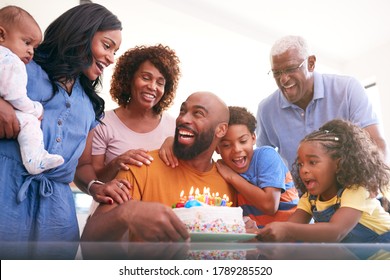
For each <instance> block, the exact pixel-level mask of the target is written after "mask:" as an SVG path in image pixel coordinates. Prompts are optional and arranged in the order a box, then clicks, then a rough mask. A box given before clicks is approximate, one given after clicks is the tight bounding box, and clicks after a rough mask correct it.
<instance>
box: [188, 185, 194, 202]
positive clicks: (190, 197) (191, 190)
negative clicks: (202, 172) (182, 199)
mask: <svg viewBox="0 0 390 280" xmlns="http://www.w3.org/2000/svg"><path fill="white" fill-rule="evenodd" d="M193 193H194V187H191V189H190V195H189V196H188V200H193V199H194V196H193V195H192V194H193Z"/></svg>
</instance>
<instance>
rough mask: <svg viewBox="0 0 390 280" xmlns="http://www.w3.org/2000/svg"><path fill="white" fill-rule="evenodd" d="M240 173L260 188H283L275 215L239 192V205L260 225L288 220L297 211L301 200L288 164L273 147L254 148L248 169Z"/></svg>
mask: <svg viewBox="0 0 390 280" xmlns="http://www.w3.org/2000/svg"><path fill="white" fill-rule="evenodd" d="M240 175H241V176H242V177H243V178H244V179H246V180H247V181H248V182H250V183H251V184H252V185H255V186H257V187H259V188H265V187H273V188H278V189H280V190H281V196H280V202H279V207H278V211H277V212H276V214H275V215H273V216H269V215H266V214H264V213H263V212H261V211H260V210H259V209H257V208H256V207H255V206H253V205H251V203H250V202H249V201H248V200H247V199H246V198H245V197H244V196H243V195H241V194H240V193H239V194H238V205H240V206H241V208H242V209H243V211H244V215H245V216H250V217H251V218H252V219H253V220H255V221H256V223H257V225H258V226H264V225H266V224H267V223H269V222H272V221H286V220H287V219H288V218H289V216H290V215H291V214H292V213H293V212H294V211H295V209H296V206H297V204H298V200H299V197H298V191H297V190H296V188H295V186H294V182H293V180H292V177H291V174H290V172H289V170H288V168H287V166H286V165H285V164H284V162H283V160H282V158H281V157H280V155H279V154H278V152H277V151H276V150H275V149H274V148H273V147H270V146H262V147H260V148H256V149H254V151H253V157H252V160H251V162H250V165H249V168H248V170H247V171H246V172H245V173H241V174H240Z"/></svg>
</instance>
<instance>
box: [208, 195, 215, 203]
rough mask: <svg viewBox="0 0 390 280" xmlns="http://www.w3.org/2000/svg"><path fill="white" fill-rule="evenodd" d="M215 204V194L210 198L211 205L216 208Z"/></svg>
mask: <svg viewBox="0 0 390 280" xmlns="http://www.w3.org/2000/svg"><path fill="white" fill-rule="evenodd" d="M214 202H215V194H214V193H213V194H212V195H211V197H210V201H209V205H211V206H214Z"/></svg>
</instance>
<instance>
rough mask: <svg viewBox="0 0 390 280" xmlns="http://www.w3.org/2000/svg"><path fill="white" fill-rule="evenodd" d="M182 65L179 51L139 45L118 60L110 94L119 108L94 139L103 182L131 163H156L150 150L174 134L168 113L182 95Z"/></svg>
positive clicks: (107, 117) (109, 113)
mask: <svg viewBox="0 0 390 280" xmlns="http://www.w3.org/2000/svg"><path fill="white" fill-rule="evenodd" d="M179 63H180V60H179V58H178V57H177V55H176V53H175V51H174V50H172V49H170V48H169V47H167V46H163V45H161V44H159V45H156V46H137V47H135V48H132V49H129V50H128V51H126V52H125V53H124V54H123V55H122V56H121V57H120V58H119V59H118V61H117V63H116V66H115V70H114V74H113V77H112V80H111V88H110V94H111V97H112V99H113V100H114V101H115V102H117V103H118V105H119V107H118V108H116V109H114V110H111V111H107V112H105V116H104V119H103V120H102V122H103V123H102V124H101V125H99V126H98V127H96V129H95V135H94V138H93V140H92V165H93V167H94V169H95V171H96V174H97V176H98V178H97V179H99V180H102V181H108V180H111V179H113V178H114V177H115V176H116V174H117V173H118V171H119V170H120V169H124V170H127V164H133V165H142V164H150V163H151V161H152V160H153V158H151V157H150V156H149V155H148V154H147V151H149V150H154V149H158V148H160V146H161V144H162V143H163V141H164V139H165V138H166V137H168V136H173V135H174V132H175V118H174V117H172V116H170V115H169V114H168V113H167V112H166V110H167V109H168V108H169V107H170V106H171V105H172V103H173V100H174V98H175V95H176V89H177V86H178V82H179V78H180V74H181V73H180V68H179ZM118 192H120V191H119V190H118Z"/></svg>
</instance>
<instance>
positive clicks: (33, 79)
mask: <svg viewBox="0 0 390 280" xmlns="http://www.w3.org/2000/svg"><path fill="white" fill-rule="evenodd" d="M27 71H28V79H29V80H28V85H27V90H28V95H29V97H30V98H31V99H33V100H36V101H40V102H41V103H42V104H43V106H44V110H45V112H44V117H43V120H42V123H41V128H42V130H43V135H44V145H45V148H46V149H47V150H48V151H49V152H50V153H55V154H60V155H62V156H63V158H64V159H65V162H64V164H62V165H61V166H59V167H57V168H54V169H51V170H48V171H46V172H44V173H42V174H39V175H30V174H28V173H27V171H26V169H25V168H24V166H23V164H22V159H21V156H20V151H19V145H18V142H17V141H16V140H9V139H0V205H1V211H0V243H3V242H7V243H8V244H10V242H14V243H17V244H19V246H18V250H19V251H18V252H19V253H18V255H17V256H16V258H19V256H20V257H25V258H38V259H40V258H44V259H72V258H74V257H75V255H76V253H77V248H78V244H77V243H78V241H79V238H80V235H79V227H78V222H77V216H76V209H75V203H74V199H73V193H72V190H71V188H70V187H69V183H70V182H72V180H73V178H74V174H75V170H76V167H77V164H78V159H79V157H80V155H81V154H82V152H83V150H84V147H85V143H86V138H87V135H88V133H89V131H90V130H91V129H92V128H93V127H95V126H96V124H97V122H96V120H95V113H94V110H93V107H92V104H91V102H90V100H89V98H88V96H86V94H85V92H84V90H83V89H82V87H81V85H80V82H79V81H78V80H77V81H76V83H75V84H74V86H73V90H72V94H71V95H68V94H67V93H66V92H65V91H64V90H63V89H62V88H60V90H59V92H57V93H56V94H54V96H53V93H52V85H51V83H50V81H49V79H48V77H47V74H46V72H45V71H43V70H42V69H41V67H39V66H38V65H37V64H36V63H35V62H34V61H32V62H30V63H29V64H28V65H27ZM22 244H25V246H22ZM8 248H9V249H10V252H9V253H10V254H13V253H14V252H15V251H16V250H15V249H14V250H12V248H13V247H12V246H8ZM3 249H4V247H3ZM3 249H2V253H3V254H5V252H4V251H3ZM4 250H5V249H4ZM5 257H7V256H5Z"/></svg>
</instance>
